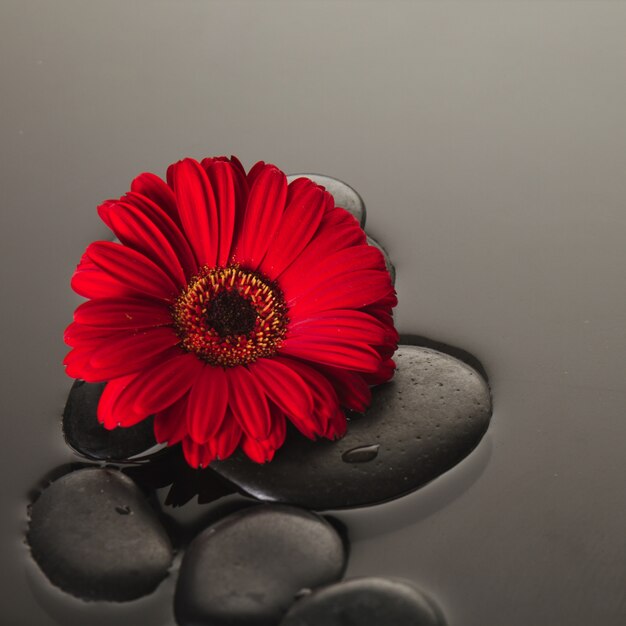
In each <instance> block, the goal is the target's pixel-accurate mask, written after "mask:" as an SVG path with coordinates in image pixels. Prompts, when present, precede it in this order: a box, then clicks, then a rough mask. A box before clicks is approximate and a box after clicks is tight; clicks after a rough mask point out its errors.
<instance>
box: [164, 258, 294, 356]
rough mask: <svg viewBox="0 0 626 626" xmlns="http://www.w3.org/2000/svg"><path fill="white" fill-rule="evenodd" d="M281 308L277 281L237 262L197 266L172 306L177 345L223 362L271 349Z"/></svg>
mask: <svg viewBox="0 0 626 626" xmlns="http://www.w3.org/2000/svg"><path fill="white" fill-rule="evenodd" d="M286 313H287V307H286V306H285V301H284V299H283V295H282V292H281V291H280V289H279V288H278V286H277V285H276V284H275V283H272V282H270V281H269V280H267V279H266V278H265V277H264V276H262V275H261V274H258V273H257V272H250V271H247V270H244V269H242V268H241V267H240V266H238V265H231V266H229V267H225V268H221V267H220V268H212V269H210V268H208V267H203V268H202V269H201V270H200V272H199V273H198V275H197V276H195V277H194V278H192V279H191V280H190V281H189V284H188V285H187V287H186V288H185V290H184V291H183V292H182V293H181V294H180V296H179V297H178V299H177V300H176V302H175V303H174V306H173V308H172V315H173V318H174V323H175V326H176V329H177V331H178V334H179V335H180V337H181V345H182V347H183V348H184V349H185V350H188V351H189V352H194V353H195V354H197V355H198V356H199V357H200V358H202V359H204V360H205V361H207V362H208V363H211V364H213V365H222V366H224V367H235V366H236V365H244V364H245V363H251V362H252V361H256V360H257V359H259V358H261V357H268V356H272V355H273V354H275V353H276V351H277V350H278V348H279V347H280V344H281V342H282V339H283V337H284V335H285V331H286V329H287V321H288V320H287V315H286Z"/></svg>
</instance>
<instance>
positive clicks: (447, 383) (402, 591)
mask: <svg viewBox="0 0 626 626" xmlns="http://www.w3.org/2000/svg"><path fill="white" fill-rule="evenodd" d="M306 176H308V177H309V178H312V179H313V180H315V181H316V182H318V183H320V184H322V185H324V186H325V187H326V188H327V189H328V191H329V192H330V193H332V194H333V196H334V197H335V201H336V203H337V205H338V206H343V207H345V208H346V209H347V210H349V211H350V212H351V213H352V214H353V215H355V217H356V218H357V219H358V220H360V222H361V225H362V226H364V223H365V207H364V205H363V202H362V200H361V198H360V197H359V195H358V194H357V193H356V192H355V191H354V190H353V189H352V188H350V187H348V186H347V185H346V184H345V183H342V182H341V181H338V180H335V179H332V178H329V177H325V176H313V175H310V174H307V175H306ZM294 177H295V176H294ZM294 177H290V178H294ZM369 241H370V243H371V245H376V246H378V247H380V246H379V245H378V244H377V243H376V242H375V241H374V240H372V239H371V238H370V239H369ZM381 250H382V248H381ZM383 253H384V254H385V258H386V259H387V265H388V268H389V271H390V273H391V275H392V278H395V271H394V268H393V266H392V265H391V263H390V262H389V260H388V256H387V254H386V253H385V252H384V250H383ZM402 340H403V341H404V345H401V346H400V347H399V348H398V351H397V352H396V355H395V360H396V363H397V372H396V375H395V377H394V379H393V381H392V382H390V383H387V384H385V385H382V386H380V387H377V388H376V389H374V390H373V401H372V405H371V407H370V408H369V409H368V410H367V412H366V413H365V414H363V415H357V414H351V415H350V416H349V419H350V424H349V428H348V432H347V434H346V435H345V437H344V438H343V439H341V440H339V441H334V442H331V441H326V440H322V441H317V442H311V441H309V440H308V439H306V438H304V437H302V436H300V435H299V434H298V433H297V432H295V431H293V432H289V433H288V437H287V441H286V443H285V445H284V446H283V448H281V449H280V450H279V451H278V453H277V454H276V457H275V459H274V460H273V461H272V462H271V463H269V464H266V465H257V464H255V463H253V462H251V461H249V460H248V459H247V458H246V457H245V455H243V454H241V453H237V454H235V455H234V456H233V457H231V458H230V459H228V460H226V461H220V462H215V463H213V464H212V465H211V467H210V468H207V469H204V470H193V469H191V468H190V467H188V466H187V464H186V463H185V461H184V459H183V458H182V454H181V453H180V451H179V450H178V449H177V447H174V448H162V449H159V448H158V447H157V446H156V442H155V440H154V436H153V433H152V422H151V420H146V421H145V422H142V423H140V424H138V425H136V426H134V427H132V428H127V429H117V430H113V431H107V430H105V429H104V428H103V427H102V426H101V425H100V424H99V423H98V422H97V418H96V408H97V404H98V399H99V397H100V395H101V393H102V390H103V389H104V384H89V383H85V382H83V381H76V382H75V383H74V385H73V387H72V389H71V391H70V395H69V398H68V401H67V405H66V408H65V412H64V415H63V432H64V435H65V439H66V441H67V443H68V444H69V446H70V447H72V448H73V449H74V451H75V452H76V453H77V454H79V455H80V456H81V457H82V461H81V462H79V463H74V464H72V465H71V466H69V467H67V468H64V469H63V471H57V472H56V476H59V474H62V475H61V476H60V477H57V478H56V479H55V480H53V481H52V482H50V481H47V485H46V486H45V488H44V489H43V490H42V491H41V492H40V494H39V495H38V497H37V498H36V499H35V501H34V502H33V504H32V506H31V508H30V525H29V530H28V537H27V539H28V543H29V545H30V548H31V552H32V555H33V557H34V559H35V561H36V562H37V563H38V565H39V567H40V568H41V570H42V571H43V572H44V573H45V575H46V576H47V577H48V579H49V580H50V581H51V582H52V584H54V585H55V586H56V587H59V588H60V589H62V590H64V591H65V592H67V593H70V594H72V595H74V596H77V597H78V598H81V599H83V600H91V601H96V600H97V601H108V602H124V601H129V600H134V599H137V598H140V597H142V596H146V595H148V594H151V593H152V592H154V591H155V589H156V588H157V587H158V586H159V584H160V583H161V582H162V581H163V580H164V579H165V578H166V577H167V576H168V574H169V575H170V576H175V575H177V576H178V578H177V582H176V591H175V594H174V614H175V618H176V622H177V623H178V624H179V625H180V626H235V625H242V626H243V625H246V626H249V625H253V624H254V625H259V626H260V625H263V626H276V625H280V626H320V625H324V626H346V625H352V624H359V626H370V625H372V626H373V625H376V626H379V625H380V624H393V625H394V626H421V625H423V626H431V625H432V626H434V625H443V624H445V619H444V617H443V614H442V612H441V610H440V609H439V608H438V607H437V605H436V604H435V603H434V602H433V600H432V599H431V598H429V597H428V596H426V595H425V594H424V593H423V592H422V591H420V590H419V589H417V588H416V587H415V586H414V585H413V584H412V583H410V582H407V581H403V580H399V579H390V578H381V577H376V572H372V577H367V578H355V579H351V580H342V576H343V574H344V572H345V569H346V565H347V558H348V552H349V531H348V529H346V528H345V527H344V526H343V525H342V524H341V523H340V522H339V521H337V520H336V519H334V518H333V517H331V516H323V515H321V514H319V513H318V512H317V511H328V510H337V509H345V508H352V507H363V506H368V505H372V504H377V503H381V502H385V501H388V500H392V499H394V498H398V497H400V496H402V495H405V494H407V493H409V492H411V491H414V490H416V489H418V488H420V487H422V486H423V485H425V484H426V483H428V482H430V481H432V480H433V479H435V478H436V477H437V476H439V475H441V474H442V473H444V472H446V471H447V470H448V469H450V468H451V467H453V466H454V465H456V464H457V463H458V462H459V461H461V460H462V459H463V458H464V457H466V456H467V455H468V454H469V453H470V452H471V451H472V450H473V449H474V448H475V447H476V446H477V444H478V443H479V441H480V440H481V438H482V436H483V435H484V433H485V431H486V430H487V427H488V424H489V420H490V417H491V397H490V392H489V387H488V385H487V382H486V378H485V375H484V372H483V370H482V368H481V366H480V364H479V363H478V362H477V361H476V360H475V359H473V358H472V357H471V356H470V355H468V354H466V353H463V352H461V351H460V350H455V349H452V348H449V347H446V346H442V345H435V344H433V342H429V341H427V340H425V339H423V338H418V337H404V338H403V339H402ZM164 492H167V495H165V496H164V497H161V498H160V499H159V497H157V494H163V493H164ZM196 496H197V501H198V503H199V505H200V506H199V507H197V509H196V510H204V511H205V512H206V514H205V515H200V516H199V518H198V519H197V520H195V522H194V523H192V524H183V523H181V522H180V521H179V520H177V512H178V511H183V510H185V508H186V507H188V506H190V505H189V504H188V503H189V501H190V500H192V499H193V498H195V497H196ZM211 503H212V504H211ZM176 554H178V555H179V556H180V555H181V554H182V559H181V558H175V555H176ZM175 570H178V571H177V572H176V571H175Z"/></svg>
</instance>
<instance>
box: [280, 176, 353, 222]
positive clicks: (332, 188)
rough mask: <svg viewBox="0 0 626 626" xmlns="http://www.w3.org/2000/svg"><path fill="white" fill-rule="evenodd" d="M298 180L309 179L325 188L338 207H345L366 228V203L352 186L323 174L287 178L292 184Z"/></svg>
mask: <svg viewBox="0 0 626 626" xmlns="http://www.w3.org/2000/svg"><path fill="white" fill-rule="evenodd" d="M296 178H309V179H311V180H312V181H313V182H314V183H317V184H318V185H322V187H325V188H326V191H328V193H329V194H330V195H331V196H332V197H333V198H334V199H335V204H336V205H337V206H340V207H343V208H344V209H346V210H347V211H349V212H350V213H352V215H354V217H355V218H356V219H357V220H358V222H359V224H360V225H361V228H363V226H365V203H364V202H363V199H362V198H361V196H360V195H359V194H358V193H357V192H356V191H355V190H354V189H352V187H350V185H347V184H346V183H344V182H343V181H341V180H338V179H336V178H332V176H324V175H322V174H290V175H289V176H287V182H291V181H293V180H295V179H296Z"/></svg>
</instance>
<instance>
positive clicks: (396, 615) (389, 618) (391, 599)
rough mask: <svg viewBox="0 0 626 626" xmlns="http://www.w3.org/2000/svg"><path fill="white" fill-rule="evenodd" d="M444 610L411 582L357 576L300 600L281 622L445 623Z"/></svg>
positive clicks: (311, 625) (295, 625)
mask: <svg viewBox="0 0 626 626" xmlns="http://www.w3.org/2000/svg"><path fill="white" fill-rule="evenodd" d="M444 624H445V621H444V618H443V615H442V614H441V611H440V610H439V609H438V608H437V606H436V605H435V604H434V603H433V601H432V600H431V599H430V598H428V597H427V596H426V595H424V593H422V592H421V591H419V590H418V589H416V588H415V587H414V586H413V585H411V584H409V583H408V582H404V581H400V580H393V579H387V578H356V579H354V580H348V581H344V582H340V583H337V584H335V585H331V586H329V587H324V588H323V589H319V590H317V591H314V592H313V593H312V594H310V595H307V596H302V597H301V598H299V599H298V600H296V602H295V604H294V605H293V607H292V608H291V609H290V610H289V612H288V613H287V615H286V616H285V618H284V619H283V621H282V622H280V626H353V625H355V626H356V625H358V626H387V625H389V626H444Z"/></svg>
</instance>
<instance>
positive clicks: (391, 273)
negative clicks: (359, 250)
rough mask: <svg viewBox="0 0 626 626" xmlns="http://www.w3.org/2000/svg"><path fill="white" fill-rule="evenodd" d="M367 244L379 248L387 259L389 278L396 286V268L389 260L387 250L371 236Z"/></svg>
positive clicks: (368, 237)
mask: <svg viewBox="0 0 626 626" xmlns="http://www.w3.org/2000/svg"><path fill="white" fill-rule="evenodd" d="M367 243H368V244H369V245H370V246H374V248H378V249H379V250H380V251H381V252H382V255H383V257H384V258H385V266H386V267H387V271H388V272H389V276H391V283H392V284H393V285H395V284H396V268H395V267H394V265H393V263H392V262H391V259H390V258H389V254H388V253H387V250H385V248H383V247H382V246H381V245H380V244H379V243H378V241H376V239H374V238H373V237H370V236H369V235H367Z"/></svg>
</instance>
